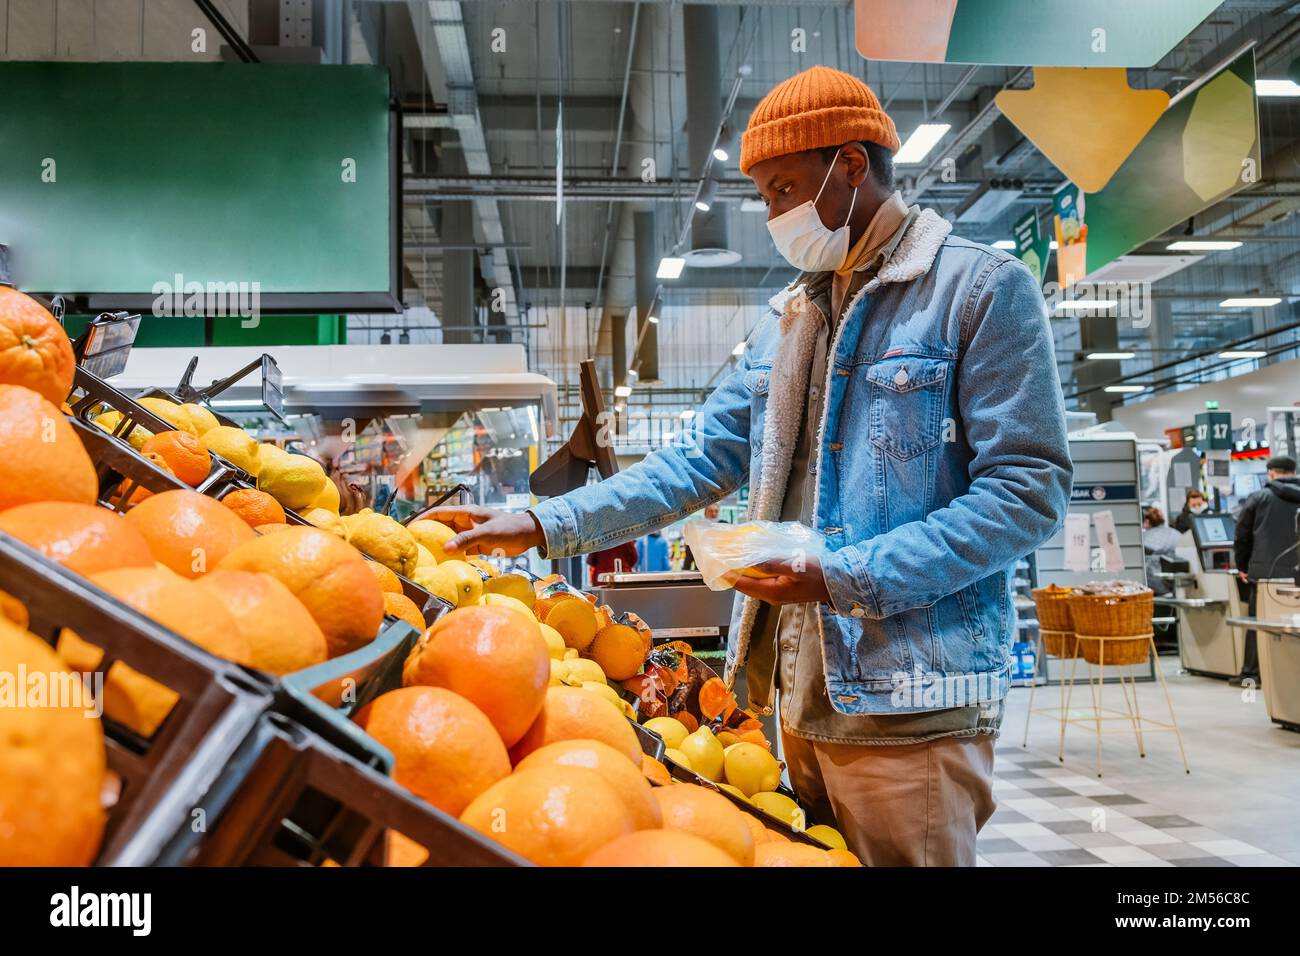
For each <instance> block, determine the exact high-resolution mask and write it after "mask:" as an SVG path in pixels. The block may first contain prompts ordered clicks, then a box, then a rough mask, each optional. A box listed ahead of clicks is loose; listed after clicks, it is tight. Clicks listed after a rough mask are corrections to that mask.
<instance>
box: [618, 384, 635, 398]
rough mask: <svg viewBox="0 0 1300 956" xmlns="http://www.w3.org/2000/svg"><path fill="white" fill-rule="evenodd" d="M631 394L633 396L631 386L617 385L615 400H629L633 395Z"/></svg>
mask: <svg viewBox="0 0 1300 956" xmlns="http://www.w3.org/2000/svg"><path fill="white" fill-rule="evenodd" d="M631 394H632V386H631V385H616V386H615V387H614V397H615V398H627V397H628V396H629V395H631Z"/></svg>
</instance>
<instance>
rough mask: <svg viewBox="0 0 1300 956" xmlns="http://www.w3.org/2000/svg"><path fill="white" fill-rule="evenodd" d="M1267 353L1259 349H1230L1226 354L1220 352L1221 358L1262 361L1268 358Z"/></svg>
mask: <svg viewBox="0 0 1300 956" xmlns="http://www.w3.org/2000/svg"><path fill="white" fill-rule="evenodd" d="M1267 357H1268V353H1267V352H1261V351H1260V350H1259V349H1228V351H1226V352H1220V353H1219V358H1225V359H1262V358H1267Z"/></svg>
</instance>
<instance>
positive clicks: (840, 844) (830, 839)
mask: <svg viewBox="0 0 1300 956" xmlns="http://www.w3.org/2000/svg"><path fill="white" fill-rule="evenodd" d="M805 832H806V833H807V834H808V835H809V836H810V837H812V838H813V839H814V840H820V841H821V842H822V843H825V844H826V845H827V846H828V847H830V848H831V849H834V850H847V849H848V848H849V845H848V844H847V843H845V842H844V837H842V836H840V831H839V830H837V829H835V828H834V827H828V826H827V825H826V824H824V823H819V824H817V825H816V826H815V827H809V828H808V829H807V830H806V831H805Z"/></svg>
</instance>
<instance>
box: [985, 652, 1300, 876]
mask: <svg viewBox="0 0 1300 956" xmlns="http://www.w3.org/2000/svg"><path fill="white" fill-rule="evenodd" d="M1161 663H1162V667H1163V670H1164V672H1165V676H1166V679H1167V680H1168V681H1169V690H1170V696H1171V698H1172V699H1173V704H1174V709H1175V712H1176V714H1177V716H1178V722H1179V725H1180V726H1181V728H1182V732H1183V740H1184V744H1185V746H1186V748H1187V757H1188V761H1189V763H1190V764H1191V770H1192V772H1191V774H1186V773H1184V772H1183V767H1182V763H1181V761H1180V759H1179V756H1178V746H1177V741H1176V740H1175V738H1174V735H1173V734H1171V733H1153V734H1148V735H1147V737H1146V749H1147V756H1146V757H1145V758H1142V757H1139V756H1138V752H1137V745H1136V742H1135V741H1134V739H1133V737H1132V736H1131V735H1127V734H1113V735H1112V734H1107V736H1106V737H1105V741H1104V744H1105V746H1104V752H1103V764H1102V776H1101V777H1100V778H1098V776H1097V767H1096V737H1095V736H1094V735H1093V734H1092V733H1091V731H1089V730H1088V729H1086V728H1084V727H1080V726H1077V725H1071V726H1069V727H1068V728H1067V731H1066V740H1065V759H1064V761H1063V762H1062V761H1058V759H1057V748H1058V742H1059V738H1060V725H1059V723H1058V722H1057V719H1056V715H1055V714H1037V713H1036V714H1034V715H1033V716H1032V718H1031V720H1030V724H1029V740H1028V746H1027V747H1024V748H1022V747H1021V745H1020V744H1021V740H1022V738H1023V736H1024V733H1025V712H1026V709H1027V708H1028V702H1029V692H1028V690H1027V689H1024V688H1015V689H1013V690H1012V692H1011V697H1010V699H1009V701H1008V707H1007V713H1006V716H1005V718H1004V721H1003V724H1002V736H1001V737H1000V738H999V740H998V744H997V758H996V763H995V768H994V773H995V775H996V778H997V780H996V782H995V784H994V793H995V795H996V797H997V800H998V810H997V812H996V813H995V814H994V815H993V818H992V819H991V820H990V821H989V823H988V824H987V825H986V826H985V827H984V829H983V830H982V831H981V832H980V840H979V863H980V865H981V866H1292V865H1300V813H1298V812H1297V801H1296V797H1297V795H1298V794H1300V734H1295V733H1290V732H1288V731H1285V730H1282V729H1280V728H1278V727H1276V726H1275V725H1274V724H1272V723H1271V722H1270V721H1269V719H1268V713H1267V711H1266V709H1265V707H1264V700H1263V695H1262V693H1256V694H1255V695H1254V697H1253V699H1252V698H1251V695H1250V694H1249V693H1247V694H1243V692H1242V691H1241V689H1239V688H1234V687H1229V686H1228V685H1227V683H1226V682H1224V681H1217V680H1210V679H1207V678H1203V677H1193V676H1191V675H1185V674H1180V673H1179V668H1178V661H1177V659H1176V658H1163V659H1162V661H1161ZM1084 693H1085V695H1086V685H1085V690H1084ZM1105 694H1106V697H1105V700H1104V701H1103V704H1104V706H1107V707H1110V706H1116V707H1118V706H1119V705H1120V704H1121V700H1120V695H1119V687H1118V686H1117V685H1109V686H1107V687H1106V690H1105ZM1056 695H1057V690H1056V688H1047V689H1044V688H1039V692H1038V695H1037V699H1036V700H1035V702H1034V706H1035V707H1036V708H1038V707H1052V706H1056V705H1057V703H1058V698H1057V696H1056ZM1138 695H1139V703H1140V707H1141V710H1142V712H1143V714H1145V715H1147V716H1150V717H1155V718H1157V719H1159V718H1161V717H1163V716H1164V715H1165V713H1167V712H1166V711H1165V709H1164V698H1163V695H1162V694H1161V693H1160V688H1159V685H1158V684H1155V683H1146V684H1139V685H1138ZM1082 703H1084V702H1083V701H1081V700H1080V699H1079V698H1076V699H1075V700H1074V701H1073V706H1076V707H1077V706H1079V705H1080V704H1082ZM1119 727H1120V724H1117V723H1116V724H1112V725H1111V728H1110V729H1112V730H1113V729H1118V728H1119Z"/></svg>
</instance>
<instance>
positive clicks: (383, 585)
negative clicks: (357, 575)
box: [366, 561, 402, 594]
mask: <svg viewBox="0 0 1300 956" xmlns="http://www.w3.org/2000/svg"><path fill="white" fill-rule="evenodd" d="M366 567H367V568H369V569H370V573H371V574H373V575H374V576H375V578H376V580H378V581H379V588H380V590H381V591H383V592H384V593H385V594H401V593H402V581H401V579H400V578H399V577H398V576H397V572H396V571H394V570H393V569H392V568H390V567H387V566H386V565H383V564H380V563H379V562H378V561H367V562H366Z"/></svg>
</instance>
